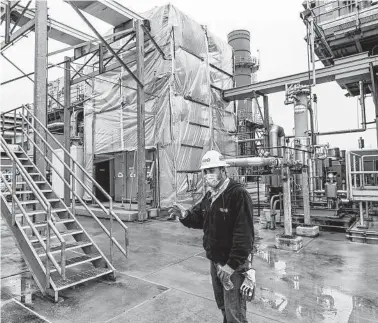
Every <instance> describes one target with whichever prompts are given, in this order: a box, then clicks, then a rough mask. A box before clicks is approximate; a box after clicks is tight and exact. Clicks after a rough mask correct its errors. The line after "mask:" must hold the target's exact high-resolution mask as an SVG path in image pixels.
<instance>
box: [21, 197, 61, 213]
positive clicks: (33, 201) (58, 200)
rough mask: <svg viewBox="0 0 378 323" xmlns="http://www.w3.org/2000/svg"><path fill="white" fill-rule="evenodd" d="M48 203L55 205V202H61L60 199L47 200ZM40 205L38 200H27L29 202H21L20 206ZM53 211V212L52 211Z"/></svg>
mask: <svg viewBox="0 0 378 323" xmlns="http://www.w3.org/2000/svg"><path fill="white" fill-rule="evenodd" d="M47 201H48V202H50V203H55V202H60V199H58V198H55V199H47ZM37 203H39V201H38V200H27V201H20V204H21V205H22V204H37ZM51 211H52V210H51Z"/></svg>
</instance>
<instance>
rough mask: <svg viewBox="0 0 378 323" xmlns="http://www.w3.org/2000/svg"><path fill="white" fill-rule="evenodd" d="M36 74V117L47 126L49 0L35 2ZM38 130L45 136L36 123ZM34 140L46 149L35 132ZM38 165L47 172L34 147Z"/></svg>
mask: <svg viewBox="0 0 378 323" xmlns="http://www.w3.org/2000/svg"><path fill="white" fill-rule="evenodd" d="M34 30H35V68H34V70H35V76H34V80H35V82H34V113H35V117H36V118H37V119H38V120H39V121H40V122H41V123H42V125H43V126H47V68H46V67H47V1H45V0H41V1H36V3H35V29H34ZM36 131H37V132H38V133H40V134H41V135H42V136H43V138H45V137H46V133H45V131H44V130H43V128H42V127H41V126H40V125H39V124H36ZM34 140H35V143H36V146H37V147H40V148H41V150H42V152H44V151H45V144H44V143H43V141H42V139H41V138H40V137H39V136H38V135H37V134H35V135H34ZM34 156H35V159H34V160H35V161H36V166H37V168H38V169H39V170H40V172H41V173H42V174H45V173H46V161H45V158H44V157H45V156H43V154H41V153H39V152H38V151H37V149H36V148H34Z"/></svg>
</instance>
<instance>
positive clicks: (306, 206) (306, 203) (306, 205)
mask: <svg viewBox="0 0 378 323" xmlns="http://www.w3.org/2000/svg"><path fill="white" fill-rule="evenodd" d="M308 186H309V181H308V173H307V168H303V170H302V194H303V212H304V224H305V225H309V224H311V217H310V191H309V187H308Z"/></svg>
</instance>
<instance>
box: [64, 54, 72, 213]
mask: <svg viewBox="0 0 378 323" xmlns="http://www.w3.org/2000/svg"><path fill="white" fill-rule="evenodd" d="M64 60H65V61H66V62H65V63H64V111H63V113H64V115H63V119H64V148H65V149H66V150H67V151H68V152H69V151H70V122H71V111H70V107H71V71H70V69H71V61H70V58H69V57H67V56H66V57H65V58H64ZM64 163H65V164H66V165H67V167H65V168H64V179H65V180H66V181H67V183H71V185H72V183H73V182H74V178H73V177H71V175H70V172H69V169H68V167H71V165H70V157H69V156H68V154H66V153H65V154H64ZM71 180H72V182H71ZM70 195H71V192H70V187H69V185H64V203H65V204H66V205H67V206H68V207H70V204H71V201H70V200H71V196H70ZM72 199H74V197H72Z"/></svg>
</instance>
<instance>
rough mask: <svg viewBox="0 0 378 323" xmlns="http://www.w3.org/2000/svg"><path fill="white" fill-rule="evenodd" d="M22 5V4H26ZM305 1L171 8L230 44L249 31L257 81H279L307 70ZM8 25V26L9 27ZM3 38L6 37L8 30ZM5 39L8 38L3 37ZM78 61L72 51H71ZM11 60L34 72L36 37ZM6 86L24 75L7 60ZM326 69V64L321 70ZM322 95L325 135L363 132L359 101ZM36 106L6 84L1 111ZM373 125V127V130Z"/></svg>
mask: <svg viewBox="0 0 378 323" xmlns="http://www.w3.org/2000/svg"><path fill="white" fill-rule="evenodd" d="M26 2H27V1H26V0H22V1H21V3H24V4H25V3H26ZM118 2H120V3H122V4H123V5H125V6H126V7H128V8H129V9H131V10H133V11H135V12H137V13H142V12H144V11H147V10H149V9H151V8H153V7H154V6H160V5H164V4H166V3H167V1H164V0H138V1H135V0H118ZM302 2H303V0H286V1H283V0H270V1H263V0H258V1H256V0H232V1H219V0H218V1H216V0H206V1H205V0H190V1H188V0H171V1H170V3H171V4H173V5H174V6H176V7H177V8H178V9H180V10H181V11H183V12H184V13H185V14H187V15H188V16H189V17H190V18H192V19H193V20H195V21H197V22H198V23H200V24H202V25H207V26H208V28H209V29H210V30H211V31H212V32H213V33H214V34H216V35H217V36H218V37H220V38H222V39H223V40H224V41H227V34H228V33H229V32H230V31H232V30H234V29H247V30H249V31H250V33H251V47H252V50H257V49H258V50H259V51H260V60H261V67H260V71H259V72H258V76H257V79H258V80H260V81H263V80H268V79H273V78H276V77H281V76H285V75H290V74H294V73H298V72H303V71H306V70H307V58H306V57H307V56H306V43H305V41H304V39H303V38H304V35H305V32H306V29H305V26H304V24H303V22H302V20H301V19H300V18H299V14H300V12H301V11H302V10H303V7H302ZM48 6H49V15H50V17H52V18H53V19H55V20H58V21H61V22H63V23H65V24H69V25H70V26H72V27H74V28H77V29H80V30H82V31H84V32H86V33H88V34H92V33H91V31H90V30H89V29H88V27H87V26H86V25H85V24H84V23H83V22H82V21H81V19H80V18H79V17H78V16H77V14H76V13H75V12H74V11H73V10H72V9H71V8H70V6H69V5H68V4H66V3H64V2H63V1H61V0H49V1H48ZM88 17H89V19H90V20H91V21H92V22H93V23H94V24H95V26H96V27H97V28H98V30H99V31H101V32H105V31H107V30H108V29H109V25H107V24H105V23H103V22H101V21H99V20H97V19H96V18H93V17H91V16H88ZM3 25H4V24H3ZM1 35H2V36H3V35H4V30H3V26H2V30H1ZM2 39H3V38H2ZM65 46H66V45H64V44H61V43H58V42H56V41H54V40H50V41H49V51H50V52H51V51H53V50H56V49H59V48H63V47H65ZM65 54H66V55H70V56H72V55H73V53H72V52H66V53H65ZM5 55H6V56H7V57H9V58H10V59H11V60H12V61H14V62H15V63H16V64H17V65H18V66H19V67H20V68H22V69H23V70H24V71H25V72H31V71H33V69H34V34H33V33H30V34H29V35H28V37H27V38H25V39H22V40H21V41H19V42H18V43H16V44H15V45H13V46H12V47H11V48H9V49H7V50H6V51H5ZM63 56H64V54H63V55H56V56H54V57H52V58H51V59H50V61H51V62H59V61H61V60H62V59H63ZM0 66H1V73H0V74H1V81H5V80H8V79H10V78H13V77H17V76H19V75H20V73H19V72H18V71H17V70H16V69H14V67H12V66H11V65H10V64H9V63H8V62H6V61H5V59H4V58H2V57H1V58H0ZM319 67H321V65H319ZM62 75H63V74H62V70H60V69H57V68H56V69H52V70H49V80H53V79H55V78H57V77H61V76H62ZM315 92H316V93H317V95H318V124H319V131H330V130H341V129H351V128H357V127H358V122H359V120H358V116H359V113H358V112H357V111H358V102H357V98H346V97H345V91H343V90H342V89H341V88H340V87H339V86H338V85H337V83H327V84H323V85H318V86H316V89H315ZM284 99H285V95H284V92H281V93H277V94H273V95H269V103H270V115H271V116H272V118H273V121H274V123H276V124H278V125H281V126H283V127H284V128H285V132H286V134H289V135H291V134H292V128H293V125H294V121H293V119H294V118H293V117H294V115H293V107H292V106H286V105H284ZM28 102H33V84H32V82H30V81H29V80H27V79H24V80H20V81H17V82H14V83H13V84H7V85H4V86H3V87H2V88H1V93H0V106H1V110H5V109H6V110H8V109H11V108H13V107H16V106H19V105H20V104H22V103H28ZM366 108H367V121H373V120H374V105H373V103H372V98H371V97H368V98H367V100H366ZM371 126H373V125H370V127H371ZM360 136H362V137H363V138H364V139H365V147H366V148H375V147H377V143H376V135H375V129H372V130H368V131H366V132H364V133H356V134H344V135H338V136H324V137H321V142H322V143H326V142H329V143H330V145H331V146H337V147H340V148H341V149H353V148H357V147H358V138H359V137H360Z"/></svg>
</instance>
